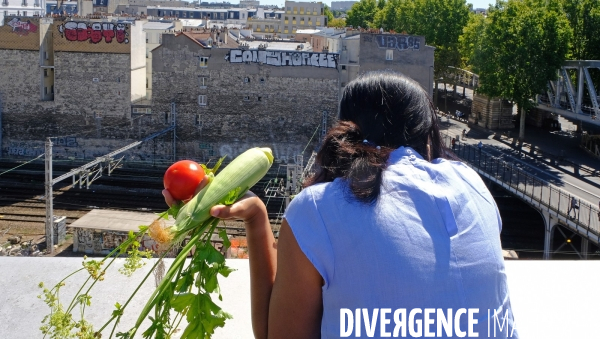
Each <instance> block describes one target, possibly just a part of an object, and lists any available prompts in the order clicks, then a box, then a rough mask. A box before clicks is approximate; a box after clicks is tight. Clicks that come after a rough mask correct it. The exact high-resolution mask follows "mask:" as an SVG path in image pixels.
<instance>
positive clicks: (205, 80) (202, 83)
mask: <svg viewBox="0 0 600 339" xmlns="http://www.w3.org/2000/svg"><path fill="white" fill-rule="evenodd" d="M207 84H208V78H207V77H198V85H200V88H206V85H207Z"/></svg>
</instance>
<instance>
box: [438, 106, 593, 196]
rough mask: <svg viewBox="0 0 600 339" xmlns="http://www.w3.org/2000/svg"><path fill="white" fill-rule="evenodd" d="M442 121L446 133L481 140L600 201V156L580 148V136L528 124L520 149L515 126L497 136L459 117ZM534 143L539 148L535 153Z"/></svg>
mask: <svg viewBox="0 0 600 339" xmlns="http://www.w3.org/2000/svg"><path fill="white" fill-rule="evenodd" d="M440 125H441V129H442V133H443V134H446V135H448V136H450V137H457V136H458V137H459V138H458V140H459V142H464V143H467V144H472V145H476V144H477V143H479V141H481V142H482V143H483V145H484V147H483V151H484V152H487V153H489V154H490V155H492V156H495V157H499V158H501V159H503V160H504V161H506V162H508V163H512V164H514V165H515V166H517V167H519V168H521V169H523V170H525V171H527V172H528V173H531V174H532V175H534V176H535V177H537V178H539V179H542V180H545V181H548V182H550V183H552V184H553V185H555V186H557V187H560V188H561V189H563V190H565V191H567V192H569V193H570V194H573V195H575V196H577V197H579V198H580V199H581V200H585V201H587V202H588V203H590V204H592V205H594V206H597V204H598V202H599V201H600V177H599V175H600V171H598V169H600V160H598V159H596V158H594V157H592V156H591V155H589V154H588V153H586V152H585V151H584V150H582V149H581V148H579V146H578V144H579V141H578V138H577V137H575V136H574V135H573V134H571V133H550V132H548V131H543V130H540V129H536V128H533V127H530V126H526V129H525V136H526V137H525V143H524V144H523V146H522V151H520V152H519V150H518V148H517V147H516V141H515V137H516V136H517V132H516V131H514V130H513V131H510V135H507V133H504V134H502V135H501V136H500V137H499V138H494V136H495V133H494V132H492V131H489V130H485V129H483V128H479V127H477V128H473V129H471V128H469V126H468V125H467V124H466V123H465V122H461V121H457V120H455V119H450V120H448V119H447V118H445V117H442V118H441V124H440ZM463 129H466V130H467V135H468V136H467V138H465V139H462V138H461V137H460V136H461V134H462V131H463ZM532 147H534V149H535V151H534V153H533V155H532V154H531V149H532ZM561 155H562V158H561ZM559 158H560V159H561V160H558V159H559ZM577 168H579V170H577ZM577 171H578V172H579V174H578V175H577V174H576V173H577Z"/></svg>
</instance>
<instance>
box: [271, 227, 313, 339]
mask: <svg viewBox="0 0 600 339" xmlns="http://www.w3.org/2000/svg"><path fill="white" fill-rule="evenodd" d="M322 286H323V278H322V277H321V275H320V274H319V272H318V271H317V269H316V268H315V267H314V266H313V264H312V263H311V262H310V261H309V260H308V258H306V255H304V252H302V250H301V249H300V246H298V242H297V241H296V238H295V237H294V234H293V233H292V230H291V228H290V226H289V225H288V223H287V221H286V220H285V219H284V220H283V222H282V223H281V230H280V231H279V244H278V252H277V276H276V278H275V284H274V286H273V292H272V293H271V304H270V309H269V338H286V339H294V338H320V337H321V319H322V317H323V296H322Z"/></svg>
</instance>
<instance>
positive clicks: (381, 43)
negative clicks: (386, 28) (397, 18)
mask: <svg viewBox="0 0 600 339" xmlns="http://www.w3.org/2000/svg"><path fill="white" fill-rule="evenodd" d="M375 40H376V41H377V46H378V47H379V48H396V49H398V50H400V51H404V50H407V49H413V50H418V49H419V48H421V39H420V38H418V37H414V36H409V35H389V34H386V35H378V36H377V38H376V39H375Z"/></svg>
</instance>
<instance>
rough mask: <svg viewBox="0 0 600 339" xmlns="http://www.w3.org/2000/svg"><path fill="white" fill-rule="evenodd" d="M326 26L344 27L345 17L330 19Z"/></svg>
mask: <svg viewBox="0 0 600 339" xmlns="http://www.w3.org/2000/svg"><path fill="white" fill-rule="evenodd" d="M327 26H329V27H337V28H344V27H346V19H344V18H336V19H333V20H331V21H330V22H329V23H328V24H327Z"/></svg>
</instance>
